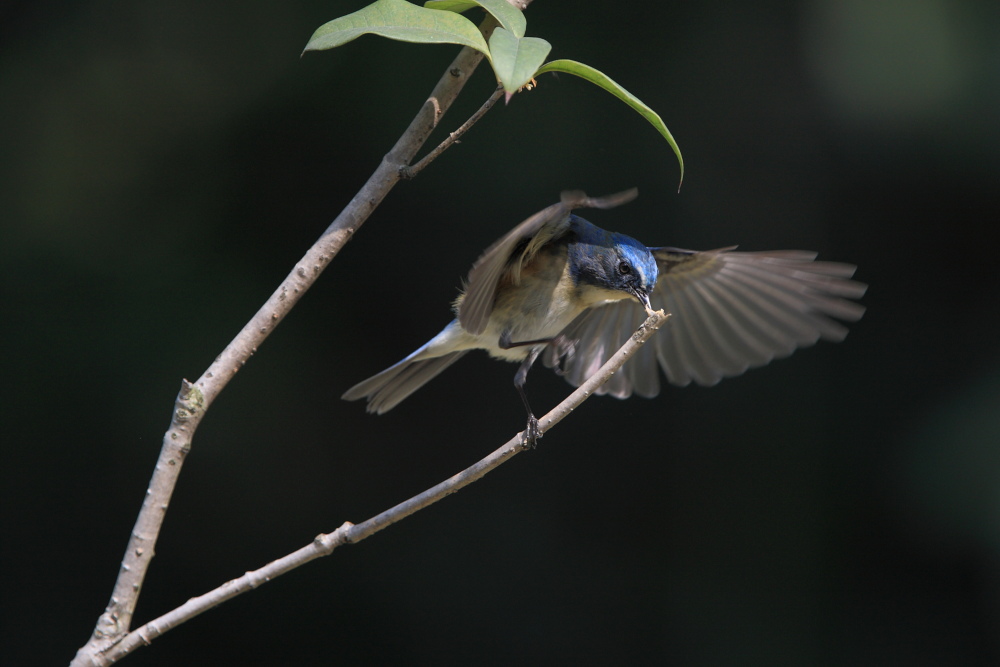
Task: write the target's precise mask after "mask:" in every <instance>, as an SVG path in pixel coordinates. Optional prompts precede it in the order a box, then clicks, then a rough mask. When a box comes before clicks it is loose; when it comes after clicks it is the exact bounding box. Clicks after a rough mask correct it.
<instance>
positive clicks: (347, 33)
mask: <svg viewBox="0 0 1000 667" xmlns="http://www.w3.org/2000/svg"><path fill="white" fill-rule="evenodd" d="M365 34H372V35H380V36H382V37H388V38H389V39H397V40H400V41H402V42H419V43H424V44H461V45H462V46H470V47H472V48H474V49H476V50H477V51H482V52H483V53H485V54H486V57H487V58H489V57H490V50H489V47H488V46H487V45H486V40H485V39H483V35H482V34H481V33H480V32H479V28H477V27H476V25H475V24H474V23H473V22H472V21H470V20H469V19H467V18H465V17H464V16H461V15H459V14H455V13H452V12H442V11H437V10H434V9H425V8H424V7H418V6H417V5H414V4H412V3H409V2H407V1H406V0H377V1H376V2H374V3H372V4H370V5H368V6H367V7H364V8H363V9H359V10H358V11H356V12H354V13H353V14H348V15H347V16H341V17H340V18H339V19H334V20H332V21H330V22H329V23H324V24H323V25H321V26H320V27H319V28H317V29H316V32H314V33H313V36H312V37H310V38H309V43H308V44H306V48H305V50H304V51H303V52H305V51H319V50H322V49H332V48H334V47H335V46H340V45H341V44H346V43H347V42H350V41H351V40H354V39H357V38H358V37H360V36H361V35H365Z"/></svg>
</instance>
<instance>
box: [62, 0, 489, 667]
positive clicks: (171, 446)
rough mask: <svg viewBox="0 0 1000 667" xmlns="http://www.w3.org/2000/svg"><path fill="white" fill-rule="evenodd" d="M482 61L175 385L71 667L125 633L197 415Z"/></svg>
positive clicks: (448, 75) (94, 659)
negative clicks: (260, 302) (143, 485)
mask: <svg viewBox="0 0 1000 667" xmlns="http://www.w3.org/2000/svg"><path fill="white" fill-rule="evenodd" d="M494 27H496V21H495V20H494V19H493V18H492V17H489V16H488V17H487V18H486V20H485V21H483V23H482V24H481V25H480V30H482V31H483V33H484V35H485V36H486V37H487V38H488V37H489V33H490V32H491V31H492V30H493V28H494ZM482 58H483V54H482V53H480V52H479V51H476V50H474V49H471V48H468V47H466V48H463V49H462V50H461V52H460V53H459V54H458V56H457V57H456V58H455V60H454V61H453V62H452V64H451V65H449V66H448V69H447V70H446V71H445V73H444V74H443V75H442V76H441V79H440V80H439V81H438V83H437V85H436V86H435V87H434V90H433V91H432V92H431V95H430V97H429V98H428V99H427V101H426V102H425V103H424V105H423V106H422V107H421V109H420V111H419V112H418V113H417V115H416V116H415V117H414V119H413V121H412V122H411V123H410V126H409V127H408V128H407V129H406V131H405V132H404V133H403V134H402V136H400V138H399V140H398V141H397V142H396V145H395V146H393V148H392V150H390V151H389V153H387V154H386V156H385V157H384V158H383V159H382V162H381V163H380V164H379V166H378V168H377V169H376V170H375V173H373V174H372V175H371V177H370V178H369V179H368V181H367V182H366V183H365V185H364V186H363V187H362V188H361V190H360V191H359V192H358V193H357V194H356V195H355V196H354V197H353V198H352V199H351V201H350V203H348V205H347V206H346V207H345V208H344V210H343V211H341V213H340V215H338V216H337V218H336V219H335V220H334V221H333V222H332V223H331V224H330V226H329V227H328V228H327V229H326V231H325V232H323V235H322V236H321V237H320V238H319V239H318V240H317V241H316V243H315V244H314V245H313V246H312V247H311V248H310V249H309V250H308V251H307V252H306V254H305V256H304V257H303V258H302V259H301V260H300V261H299V262H298V263H297V264H296V265H295V267H294V268H293V270H292V272H291V273H289V274H288V276H287V277H286V278H285V279H284V280H283V281H282V283H281V285H280V286H279V287H278V289H277V290H275V292H274V293H273V294H272V295H271V297H270V298H268V300H267V301H266V302H265V303H264V306H263V307H262V308H261V309H260V310H259V311H257V313H256V314H255V315H254V316H253V317H252V318H251V319H250V321H249V322H248V323H247V324H246V325H245V326H244V327H243V329H242V330H241V331H240V332H239V334H237V336H236V337H235V338H234V339H233V340H232V342H231V343H230V344H229V345H228V346H227V347H226V349H225V350H223V351H222V353H221V354H220V355H219V356H218V357H216V359H215V361H214V362H213V363H212V365H211V366H209V368H208V370H206V371H205V373H204V374H202V376H201V377H200V378H198V380H197V381H195V382H194V383H190V382H188V381H187V380H184V381H183V382H182V383H181V391H180V393H179V394H178V396H177V399H176V401H175V403H174V411H173V415H172V418H171V422H170V427H169V428H168V430H167V432H166V433H165V434H164V436H163V445H162V447H161V449H160V456H159V458H158V460H157V462H156V466H155V468H154V470H153V476H152V479H151V480H150V483H149V487H148V488H147V490H146V496H145V498H144V500H143V503H142V507H141V509H140V510H139V516H138V517H137V519H136V523H135V526H134V527H133V529H132V534H131V536H130V539H129V543H128V546H127V547H126V550H125V555H124V557H123V558H122V563H121V567H120V569H119V572H118V579H117V580H116V582H115V586H114V589H113V590H112V594H111V600H110V601H109V602H108V606H107V608H106V609H105V611H104V613H103V614H101V616H100V618H99V619H98V621H97V626H96V627H95V629H94V632H93V634H92V636H91V638H90V640H89V641H88V642H87V644H85V645H84V646H83V647H81V648H80V650H79V651H78V652H77V654H76V657H75V658H74V659H73V662H72V663H71V664H72V665H74V666H80V665H95V664H108V663H109V660H108V659H107V656H106V655H104V654H105V653H107V652H108V651H109V649H111V648H112V647H113V646H114V645H115V643H116V642H118V641H120V640H121V638H122V637H124V636H125V635H126V634H127V633H128V631H129V629H130V627H131V623H132V615H133V614H134V612H135V606H136V603H137V602H138V598H139V593H140V591H141V588H142V583H143V580H144V579H145V576H146V572H147V570H148V569H149V564H150V561H151V560H152V558H153V553H154V547H155V544H156V540H157V537H158V536H159V533H160V528H161V527H162V525H163V520H164V517H165V516H166V512H167V508H168V506H169V504H170V498H171V496H172V495H173V491H174V488H175V487H176V485H177V480H178V478H179V476H180V471H181V467H182V464H183V463H184V459H185V457H186V456H187V454H188V452H189V451H190V450H191V443H192V440H193V437H194V433H195V431H196V430H197V428H198V425H199V424H200V423H201V420H202V418H203V417H204V415H205V412H206V411H207V410H208V408H209V407H210V406H211V405H212V403H213V402H214V400H215V399H216V398H217V397H218V395H219V393H220V392H221V391H222V390H223V389H224V388H225V387H226V385H227V384H228V383H229V381H230V380H231V379H232V378H233V376H234V375H235V374H236V373H237V372H238V371H239V370H240V368H242V367H243V365H244V364H246V362H247V361H248V360H249V359H250V357H251V356H252V355H253V354H254V353H255V352H256V351H257V348H258V347H259V346H260V345H261V344H262V343H263V342H264V340H266V339H267V337H268V336H269V335H270V333H271V332H272V331H273V330H274V328H275V327H276V326H277V325H278V324H279V323H280V322H281V320H282V319H284V317H285V316H286V315H287V314H288V313H289V312H290V311H291V309H292V308H293V307H294V306H295V304H296V303H298V301H299V299H300V298H301V297H302V296H303V295H304V294H305V292H306V291H307V290H308V289H309V288H310V287H311V286H312V285H313V283H314V282H316V280H317V279H318V278H319V275H320V274H321V273H322V272H323V269H325V268H326V266H327V265H328V264H329V263H330V261H331V260H332V259H333V258H334V257H335V256H336V255H337V253H338V252H340V250H341V248H343V246H344V244H345V243H347V241H348V240H350V238H351V237H352V236H353V235H354V233H355V232H356V231H357V230H358V228H360V227H361V225H362V224H363V223H364V222H365V220H367V218H368V216H369V215H371V213H372V211H374V210H375V208H376V207H377V206H378V205H379V204H380V203H381V202H382V200H383V199H384V198H385V196H386V195H387V194H388V193H389V191H390V190H391V189H392V188H393V186H395V185H396V183H397V182H399V180H400V178H401V176H400V168H401V167H403V166H405V165H407V164H409V163H410V161H412V160H413V158H414V157H415V156H416V154H417V151H418V150H420V147H421V146H423V144H424V142H426V141H427V138H428V137H429V136H430V134H431V132H432V131H433V130H434V128H435V127H437V124H438V123H439V121H440V120H441V118H442V117H443V116H444V114H445V112H446V111H447V110H448V108H449V107H450V106H451V104H452V102H453V101H454V100H455V97H456V96H457V95H458V93H459V92H460V91H461V90H462V88H463V86H464V85H465V83H466V81H468V79H469V77H470V76H471V75H472V72H473V71H474V70H475V68H476V66H477V65H478V64H479V62H480V61H481V60H482Z"/></svg>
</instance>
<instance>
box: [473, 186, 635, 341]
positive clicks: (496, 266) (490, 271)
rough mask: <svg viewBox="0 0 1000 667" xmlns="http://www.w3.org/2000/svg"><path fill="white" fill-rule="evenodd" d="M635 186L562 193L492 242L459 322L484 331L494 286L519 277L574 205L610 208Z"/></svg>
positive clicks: (565, 223)
mask: <svg viewBox="0 0 1000 667" xmlns="http://www.w3.org/2000/svg"><path fill="white" fill-rule="evenodd" d="M637 194H638V191H637V190H636V189H635V188H632V189H631V190H626V191H625V192H619V193H618V194H614V195H609V196H607V197H596V198H591V197H588V196H587V195H586V194H584V193H583V192H581V191H579V190H572V191H566V192H563V193H562V197H561V200H560V202H559V203H558V204H553V205H552V206H549V207H547V208H545V209H542V210H541V211H539V212H538V213H535V214H534V215H533V216H531V217H530V218H528V219H527V220H525V221H524V222H522V223H521V224H519V225H518V226H517V227H515V228H514V229H512V230H511V231H509V232H508V233H507V234H506V235H505V236H504V237H503V238H501V239H500V240H499V241H497V242H496V243H494V244H493V245H491V246H490V247H489V248H487V249H486V250H485V252H483V254H482V256H481V257H480V258H479V259H478V260H476V263H475V264H473V265H472V270H471V271H469V277H468V279H467V281H466V282H467V286H466V289H465V295H464V297H463V298H462V301H461V303H460V304H459V307H458V321H459V322H460V323H461V325H462V328H463V329H465V330H466V331H468V332H469V333H471V334H473V335H478V334H481V333H482V332H483V331H485V330H486V324H487V322H489V319H490V314H491V313H492V312H493V304H494V302H495V301H496V294H497V288H498V287H499V285H500V282H501V280H502V279H503V278H505V277H506V278H508V279H510V280H512V281H514V282H517V281H518V280H519V279H520V275H521V267H523V266H524V265H525V264H527V263H528V262H529V261H531V258H532V257H534V256H535V254H536V253H537V252H538V251H539V249H541V248H542V247H543V246H544V245H545V244H546V243H548V242H549V241H552V240H553V239H557V238H559V237H560V236H562V235H563V234H565V233H566V230H567V229H568V228H569V214H570V212H571V211H572V210H573V209H575V208H612V207H614V206H618V205H620V204H624V203H626V202H628V201H631V200H633V199H635V197H636V195H637Z"/></svg>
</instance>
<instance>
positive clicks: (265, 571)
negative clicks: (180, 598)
mask: <svg viewBox="0 0 1000 667" xmlns="http://www.w3.org/2000/svg"><path fill="white" fill-rule="evenodd" d="M668 317H669V315H668V314H665V313H664V312H663V311H662V310H659V311H655V312H652V313H650V315H649V317H647V318H646V321H645V322H643V323H642V325H641V326H640V327H639V329H638V330H636V332H635V333H634V334H632V336H631V338H629V339H628V340H627V341H626V342H625V344H624V345H623V346H622V347H621V348H620V349H619V350H618V351H617V352H616V353H615V354H614V356H612V357H611V358H610V359H608V361H607V362H605V364H604V365H603V366H601V368H600V369H598V371H597V372H596V373H594V375H592V376H591V377H590V378H588V379H587V381H586V382H584V383H583V384H581V385H580V386H579V387H578V388H577V389H576V390H575V391H574V392H573V393H571V394H570V395H569V396H567V397H566V398H565V399H564V400H563V401H562V402H561V403H559V405H557V406H556V407H554V408H553V409H552V410H550V411H549V413H548V414H546V415H545V416H544V417H542V418H541V419H540V420H539V421H538V424H539V427H540V430H541V431H542V432H543V433H544V432H546V431H548V430H549V429H550V428H552V427H553V426H555V425H556V424H558V423H559V422H560V421H562V420H563V419H564V418H565V417H566V416H568V415H569V413H570V412H572V411H573V410H575V409H576V408H577V407H579V406H580V404H582V403H583V402H584V401H585V400H587V398H589V397H590V396H591V395H593V393H594V392H595V391H596V390H597V388H598V387H600V386H601V385H602V384H604V383H605V382H607V381H608V379H609V378H610V377H611V376H612V375H613V374H614V373H615V372H617V371H618V369H620V368H621V367H622V365H623V364H624V363H625V362H626V361H628V359H629V358H630V357H631V356H632V355H633V354H634V353H635V352H636V350H638V349H639V348H640V347H641V346H642V345H643V344H644V343H645V342H646V341H647V340H649V338H650V337H651V336H652V335H653V334H654V333H655V332H656V330H657V329H659V328H660V326H661V325H662V324H663V323H664V322H665V321H666V320H667V318H668ZM521 442H522V434H520V433H519V434H517V435H515V436H514V437H513V438H511V439H510V440H508V441H507V442H506V443H504V444H503V445H502V446H501V447H500V448H499V449H497V450H496V451H494V452H493V453H492V454H490V455H489V456H487V457H486V458H484V459H482V460H481V461H479V462H477V463H475V464H473V465H472V466H470V467H468V468H466V469H465V470H463V471H462V472H460V473H458V474H457V475H455V476H453V477H449V478H448V479H446V480H445V481H443V482H441V483H440V484H437V485H436V486H433V487H431V488H429V489H427V490H426V491H424V492H423V493H420V494H418V495H416V496H413V497H412V498H410V499H408V500H405V501H403V502H401V503H399V504H398V505H396V506H395V507H392V508H391V509H388V510H386V511H384V512H382V513H381V514H377V515H375V516H373V517H372V518H370V519H368V520H367V521H365V522H363V523H359V524H357V525H355V524H352V523H351V522H349V521H348V522H346V523H344V524H343V525H342V526H341V527H340V528H338V529H337V530H335V531H333V532H332V533H325V534H322V535H318V536H316V538H315V539H313V541H312V542H311V543H310V544H308V545H306V546H304V547H302V548H301V549H298V550H297V551H294V552H292V553H290V554H288V555H287V556H284V557H282V558H279V559H277V560H275V561H272V562H270V563H268V564H267V565H265V566H264V567H262V568H260V569H257V570H254V571H252V572H247V573H246V574H244V575H243V576H241V577H238V578H236V579H232V580H230V581H227V582H226V583H224V584H222V585H221V586H219V587H218V588H216V589H214V590H212V591H209V592H208V593H205V594H204V595H199V596H198V597H194V598H191V599H190V600H188V601H187V602H185V603H184V604H182V605H181V606H179V607H177V608H176V609H174V610H172V611H170V612H167V613H166V614H164V615H163V616H160V617H159V618H157V619H154V620H152V621H150V622H148V623H146V624H145V625H143V626H142V627H140V628H138V629H137V630H135V631H134V632H131V633H129V634H128V635H126V636H125V637H124V639H122V640H121V641H119V642H118V643H117V644H115V645H113V646H111V647H110V649H109V650H107V651H106V652H104V653H102V654H100V655H98V656H96V660H95V664H98V665H110V664H111V663H114V662H116V661H118V660H120V659H121V658H123V657H125V656H126V655H128V654H129V653H131V652H132V651H134V650H135V649H137V648H139V647H140V646H147V645H149V644H150V643H151V642H152V641H153V640H154V639H156V638H157V637H159V636H160V635H162V634H163V633H165V632H167V631H169V630H172V629H174V628H176V627H177V626H178V625H181V624H182V623H185V622H187V621H189V620H191V619H192V618H194V617H195V616H198V615H199V614H201V613H203V612H205V611H208V610H209V609H211V608H212V607H216V606H218V605H220V604H222V603H223V602H225V601H227V600H230V599H232V598H234V597H236V596H237V595H241V594H243V593H246V592H248V591H251V590H253V589H255V588H257V587H259V586H262V585H264V584H266V583H267V582H269V581H271V580H273V579H275V578H276V577H279V576H281V575H283V574H285V573H286V572H290V571H291V570H294V569H296V568H298V567H301V566H302V565H305V564H306V563H308V562H310V561H312V560H315V559H317V558H320V557H322V556H329V555H330V554H331V553H333V551H334V549H336V548H337V547H339V546H341V545H344V544H355V543H357V542H360V541H361V540H363V539H365V538H366V537H370V536H372V535H374V534H375V533H377V532H378V531H380V530H382V529H383V528H386V527H388V526H390V525H392V524H394V523H396V522H397V521H400V520H402V519H405V518H406V517H408V516H410V515H411V514H414V513H415V512H419V511H420V510H422V509H424V508H425V507H427V506H429V505H433V504H434V503H436V502H437V501H439V500H441V499H443V498H444V497H445V496H448V495H451V494H452V493H455V492H456V491H458V490H460V489H462V488H463V487H466V486H468V485H469V484H472V483H473V482H475V481H476V480H478V479H480V478H482V477H483V476H485V475H486V474H487V473H489V472H491V471H492V470H494V469H495V468H497V467H499V466H500V465H501V464H503V463H505V462H506V461H508V460H510V459H511V458H512V457H513V456H514V455H516V454H518V453H520V452H521V451H523V449H524V447H523V446H522V444H521Z"/></svg>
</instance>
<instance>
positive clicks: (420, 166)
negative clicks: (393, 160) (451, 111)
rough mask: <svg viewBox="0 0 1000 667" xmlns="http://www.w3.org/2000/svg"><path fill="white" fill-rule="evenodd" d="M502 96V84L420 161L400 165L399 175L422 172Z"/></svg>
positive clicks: (407, 175) (410, 176) (410, 175)
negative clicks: (408, 164) (405, 165)
mask: <svg viewBox="0 0 1000 667" xmlns="http://www.w3.org/2000/svg"><path fill="white" fill-rule="evenodd" d="M502 96H503V86H498V87H497V89H496V91H494V93H493V94H492V95H490V98H489V99H488V100H486V101H485V102H484V103H483V106H481V107H479V110H478V111H476V113H474V114H472V116H470V117H469V120H467V121H465V122H464V123H462V124H461V125H460V126H459V128H458V129H457V130H455V131H454V132H452V133H451V134H449V135H448V138H447V139H445V140H444V141H442V142H441V143H440V144H438V145H437V148H435V149H434V150H432V151H431V152H430V153H428V154H427V155H425V156H424V157H422V158H421V159H420V162H417V163H416V164H415V165H412V166H408V167H402V168H401V169H400V176H402V177H403V178H406V179H410V178H413V177H414V176H416V175H417V174H419V173H420V172H422V171H423V170H424V168H425V167H427V165H429V164H430V163H431V162H433V161H434V160H435V158H437V156H439V155H441V153H444V152H445V151H446V150H448V148H450V147H451V145H452V144H456V143H458V140H459V139H461V138H462V135H463V134H465V133H466V132H468V131H469V128H471V127H472V126H473V125H475V124H476V121H478V120H479V119H480V118H482V117H483V116H485V115H486V112H487V111H489V110H490V109H492V108H493V105H494V104H496V103H497V100H499V99H500V98H501V97H502Z"/></svg>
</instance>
